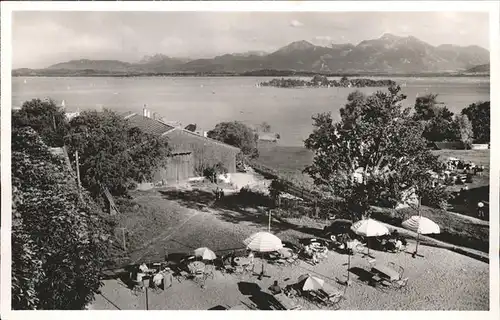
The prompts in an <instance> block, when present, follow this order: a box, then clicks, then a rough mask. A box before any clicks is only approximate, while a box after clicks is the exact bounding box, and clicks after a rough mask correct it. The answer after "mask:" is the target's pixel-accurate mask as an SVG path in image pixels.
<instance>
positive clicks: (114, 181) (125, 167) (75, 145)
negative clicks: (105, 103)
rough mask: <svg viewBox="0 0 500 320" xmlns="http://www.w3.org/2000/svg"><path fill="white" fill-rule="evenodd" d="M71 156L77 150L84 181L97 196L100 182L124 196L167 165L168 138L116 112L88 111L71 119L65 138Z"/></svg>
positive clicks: (85, 185)
mask: <svg viewBox="0 0 500 320" xmlns="http://www.w3.org/2000/svg"><path fill="white" fill-rule="evenodd" d="M65 141H66V144H67V145H68V147H69V151H70V155H71V157H73V156H74V152H75V151H78V155H79V158H80V159H79V162H80V176H81V181H82V184H83V186H84V187H85V188H87V189H88V190H89V191H90V192H91V193H92V194H93V195H94V196H97V195H99V194H100V193H101V187H100V184H101V183H102V184H103V185H105V186H106V187H107V188H108V189H109V190H110V192H111V193H112V194H114V195H124V194H125V193H126V192H127V190H128V189H129V188H132V187H133V186H135V184H136V182H143V181H148V180H150V179H151V177H152V175H153V174H154V172H155V171H156V170H157V169H158V168H159V167H161V166H163V165H165V164H166V161H167V156H168V155H169V152H170V149H169V147H168V141H167V139H162V138H160V137H157V136H154V135H151V134H147V133H144V132H142V131H141V130H140V129H139V128H135V127H131V126H130V125H129V123H128V122H127V120H125V119H124V118H123V117H120V116H119V115H117V114H116V113H114V112H112V111H109V110H104V111H103V112H97V111H86V112H83V113H82V114H81V115H80V116H78V117H75V118H74V119H72V120H71V122H70V126H69V131H68V135H67V136H66V138H65Z"/></svg>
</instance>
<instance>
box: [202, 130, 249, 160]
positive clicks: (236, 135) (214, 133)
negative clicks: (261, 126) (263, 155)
mask: <svg viewBox="0 0 500 320" xmlns="http://www.w3.org/2000/svg"><path fill="white" fill-rule="evenodd" d="M207 135H208V137H209V138H212V139H215V140H219V141H222V142H224V143H227V144H229V145H232V146H235V147H238V148H240V149H241V151H242V152H243V153H244V154H245V155H247V156H249V157H250V158H256V157H258V156H259V152H258V150H257V140H258V138H259V136H258V134H256V133H255V132H254V131H253V130H252V129H251V128H249V127H248V126H246V125H245V124H243V123H241V122H238V121H233V122H221V123H219V124H217V125H216V126H215V128H214V129H213V130H210V131H209V132H208V134H207Z"/></svg>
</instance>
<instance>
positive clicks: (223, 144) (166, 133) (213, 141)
mask: <svg viewBox="0 0 500 320" xmlns="http://www.w3.org/2000/svg"><path fill="white" fill-rule="evenodd" d="M174 131H181V132H184V133H186V134H190V135H193V136H195V137H197V138H200V139H203V140H207V141H210V142H212V143H214V144H218V145H221V146H224V147H227V148H229V149H234V150H238V151H241V149H240V148H238V147H235V146H232V145H230V144H227V143H224V142H222V141H219V140H215V139H212V138H209V137H205V136H203V135H200V134H198V133H196V132H193V131H189V130H186V129H183V128H173V129H172V130H169V131H167V132H165V133H164V135H168V134H169V133H170V132H174Z"/></svg>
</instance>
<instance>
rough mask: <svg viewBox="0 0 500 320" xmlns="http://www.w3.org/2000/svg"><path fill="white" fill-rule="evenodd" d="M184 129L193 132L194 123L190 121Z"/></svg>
mask: <svg viewBox="0 0 500 320" xmlns="http://www.w3.org/2000/svg"><path fill="white" fill-rule="evenodd" d="M184 129H186V130H188V131H191V132H195V131H196V123H191V124H188V125H187V126H186V128H184Z"/></svg>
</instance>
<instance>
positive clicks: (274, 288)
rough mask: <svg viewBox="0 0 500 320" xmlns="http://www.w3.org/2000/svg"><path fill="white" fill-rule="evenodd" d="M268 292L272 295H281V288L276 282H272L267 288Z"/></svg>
mask: <svg viewBox="0 0 500 320" xmlns="http://www.w3.org/2000/svg"><path fill="white" fill-rule="evenodd" d="M269 291H271V292H272V294H278V293H281V287H280V286H279V285H278V280H274V283H273V285H272V286H270V287H269Z"/></svg>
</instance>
